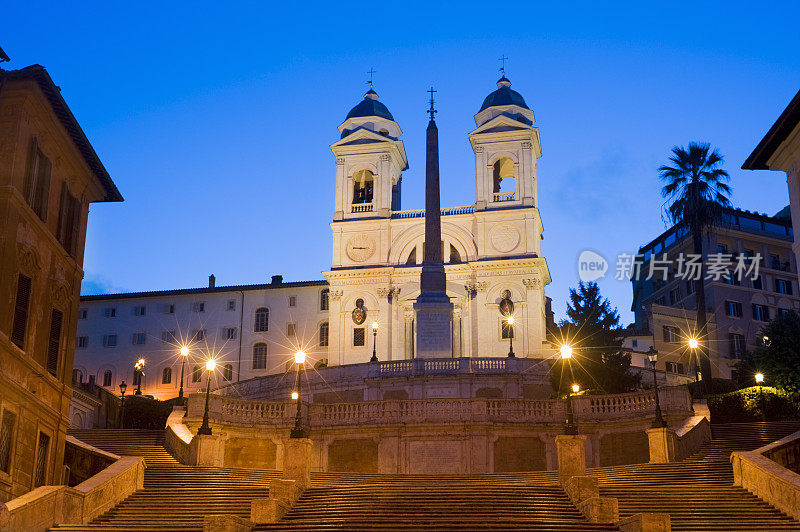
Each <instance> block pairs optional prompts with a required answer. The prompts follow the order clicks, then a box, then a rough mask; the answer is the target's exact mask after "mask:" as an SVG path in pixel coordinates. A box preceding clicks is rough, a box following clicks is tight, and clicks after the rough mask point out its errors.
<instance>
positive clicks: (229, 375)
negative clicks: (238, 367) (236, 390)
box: [222, 364, 233, 381]
mask: <svg viewBox="0 0 800 532" xmlns="http://www.w3.org/2000/svg"><path fill="white" fill-rule="evenodd" d="M222 378H223V379H225V380H226V381H229V380H231V379H233V364H225V365H224V366H222Z"/></svg>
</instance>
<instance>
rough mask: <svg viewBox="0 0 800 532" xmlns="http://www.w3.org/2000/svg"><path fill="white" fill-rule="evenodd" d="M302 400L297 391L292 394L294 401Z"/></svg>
mask: <svg viewBox="0 0 800 532" xmlns="http://www.w3.org/2000/svg"><path fill="white" fill-rule="evenodd" d="M299 398H300V394H299V393H297V390H294V391H293V392H292V401H297V400H298V399H299Z"/></svg>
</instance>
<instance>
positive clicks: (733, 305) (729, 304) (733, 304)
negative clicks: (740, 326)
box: [725, 301, 742, 318]
mask: <svg viewBox="0 0 800 532" xmlns="http://www.w3.org/2000/svg"><path fill="white" fill-rule="evenodd" d="M725 314H727V315H728V316H731V317H733V318H741V317H742V304H741V303H739V302H738V301H726V302H725Z"/></svg>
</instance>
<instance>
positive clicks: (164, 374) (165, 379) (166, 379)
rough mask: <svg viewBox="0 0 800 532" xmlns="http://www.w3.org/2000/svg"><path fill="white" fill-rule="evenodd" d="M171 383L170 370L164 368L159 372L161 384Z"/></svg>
mask: <svg viewBox="0 0 800 532" xmlns="http://www.w3.org/2000/svg"><path fill="white" fill-rule="evenodd" d="M171 382H172V368H164V369H163V370H162V371H161V384H169V383H171Z"/></svg>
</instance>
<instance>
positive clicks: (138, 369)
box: [133, 358, 144, 395]
mask: <svg viewBox="0 0 800 532" xmlns="http://www.w3.org/2000/svg"><path fill="white" fill-rule="evenodd" d="M133 376H134V381H136V384H137V387H136V392H134V395H142V377H143V376H144V359H143V358H140V359H139V360H137V361H136V364H134V365H133Z"/></svg>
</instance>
